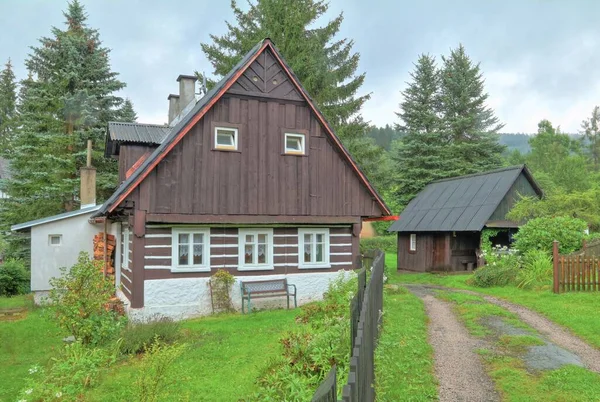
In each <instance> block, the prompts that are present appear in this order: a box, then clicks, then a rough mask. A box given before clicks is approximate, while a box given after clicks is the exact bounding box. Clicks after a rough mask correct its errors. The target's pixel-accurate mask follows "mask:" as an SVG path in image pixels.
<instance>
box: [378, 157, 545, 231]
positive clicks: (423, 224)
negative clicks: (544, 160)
mask: <svg viewBox="0 0 600 402" xmlns="http://www.w3.org/2000/svg"><path fill="white" fill-rule="evenodd" d="M521 173H524V174H525V176H526V177H527V179H528V180H529V181H530V182H531V185H532V186H533V188H534V189H535V190H536V192H537V193H538V194H539V195H540V196H541V195H542V191H541V189H540V188H539V187H538V185H537V184H536V183H535V181H534V180H533V176H531V173H530V172H529V170H528V169H527V167H526V166H525V165H520V166H513V167H509V168H503V169H497V170H492V171H490V172H484V173H478V174H472V175H467V176H459V177H453V178H449V179H444V180H438V181H435V182H433V183H431V184H429V185H427V186H426V187H425V188H424V189H423V190H422V191H421V192H420V193H419V194H417V196H416V197H415V198H413V199H412V200H411V202H410V203H409V204H408V205H407V207H406V208H405V209H404V211H402V213H401V214H400V218H399V219H398V220H397V221H396V222H394V224H393V225H392V226H391V227H390V228H389V231H390V232H446V231H457V232H458V231H480V230H482V229H483V227H484V226H485V224H486V222H487V221H488V220H489V218H490V217H491V216H492V214H493V213H494V211H495V210H496V208H497V207H498V205H499V204H500V202H501V201H502V199H503V198H504V196H505V195H506V193H507V192H508V190H510V188H511V187H512V185H513V183H514V182H515V180H516V179H517V177H519V175H520V174H521Z"/></svg>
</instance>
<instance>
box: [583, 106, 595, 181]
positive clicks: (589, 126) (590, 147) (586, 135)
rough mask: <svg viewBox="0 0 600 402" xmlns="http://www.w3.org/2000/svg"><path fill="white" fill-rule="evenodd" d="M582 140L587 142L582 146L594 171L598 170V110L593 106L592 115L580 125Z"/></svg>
mask: <svg viewBox="0 0 600 402" xmlns="http://www.w3.org/2000/svg"><path fill="white" fill-rule="evenodd" d="M581 128H582V132H581V133H582V134H583V139H585V140H587V143H586V144H584V146H585V148H586V149H587V151H588V154H589V156H590V158H591V159H592V162H593V163H594V170H596V171H598V170H600V108H599V107H598V106H595V107H594V109H593V110H592V115H591V116H590V117H589V118H588V119H586V120H584V121H583V122H582V123H581Z"/></svg>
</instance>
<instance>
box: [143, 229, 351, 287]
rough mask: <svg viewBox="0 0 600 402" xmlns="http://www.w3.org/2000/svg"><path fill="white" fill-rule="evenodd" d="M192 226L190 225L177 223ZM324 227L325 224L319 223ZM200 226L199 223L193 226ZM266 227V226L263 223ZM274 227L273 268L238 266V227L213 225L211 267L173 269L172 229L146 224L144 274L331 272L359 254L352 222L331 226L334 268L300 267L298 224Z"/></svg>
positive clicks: (152, 276)
mask: <svg viewBox="0 0 600 402" xmlns="http://www.w3.org/2000/svg"><path fill="white" fill-rule="evenodd" d="M178 227H183V228H190V227H189V226H178ZM319 227H322V226H319ZM193 228H198V226H193ZM260 229H263V227H260ZM272 229H273V264H272V265H273V268H274V269H272V270H256V271H240V270H238V269H237V268H238V262H239V261H238V252H239V250H238V233H239V232H238V231H239V229H238V228H231V227H211V228H210V271H209V272H172V271H171V268H172V251H173V250H172V231H173V228H172V227H169V226H164V225H152V224H149V225H147V226H146V235H145V257H144V278H145V279H146V280H151V279H169V278H203V277H209V276H211V275H213V274H214V273H215V272H216V271H217V270H218V269H225V270H227V271H229V272H230V273H231V274H232V275H234V276H252V275H282V274H297V273H307V272H331V271H338V270H340V269H345V270H349V269H353V268H354V266H353V262H354V260H353V255H358V247H359V244H358V237H356V236H354V235H353V234H352V227H351V226H335V227H329V228H328V229H329V246H330V247H329V252H330V254H329V255H330V257H329V259H330V263H331V268H315V269H305V268H299V267H298V258H299V250H298V228H295V227H275V228H272Z"/></svg>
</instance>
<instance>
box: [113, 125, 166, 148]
mask: <svg viewBox="0 0 600 402" xmlns="http://www.w3.org/2000/svg"><path fill="white" fill-rule="evenodd" d="M169 130H170V127H169V126H160V125H158V124H140V123H123V122H117V121H111V122H109V123H108V135H109V137H110V140H111V141H120V142H141V143H147V144H160V143H161V142H162V141H163V140H164V139H165V137H166V136H167V135H168V134H169Z"/></svg>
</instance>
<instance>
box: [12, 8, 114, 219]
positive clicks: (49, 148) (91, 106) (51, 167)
mask: <svg viewBox="0 0 600 402" xmlns="http://www.w3.org/2000/svg"><path fill="white" fill-rule="evenodd" d="M63 14H64V16H65V18H66V29H64V30H61V29H59V28H52V36H51V37H44V38H41V39H40V45H39V46H37V47H32V48H31V50H32V52H31V54H30V55H29V58H28V59H27V60H26V66H27V68H28V69H29V72H30V76H29V77H28V79H26V80H24V81H23V82H22V90H21V93H20V99H19V107H18V109H19V122H18V123H19V128H18V130H16V132H15V138H14V141H13V151H12V152H11V154H10V162H11V172H12V178H11V179H10V180H9V181H8V182H7V183H6V189H7V191H8V193H9V195H10V197H11V198H10V199H9V204H10V205H9V207H8V208H5V209H4V211H3V215H5V220H6V221H8V222H10V223H16V222H22V221H26V220H29V219H35V218H40V217H43V216H47V215H49V214H55V213H59V212H63V211H68V210H71V209H73V208H76V207H77V195H78V192H79V174H78V172H79V168H80V167H81V166H83V165H84V164H85V159H86V157H85V154H86V152H85V149H86V142H87V140H88V139H91V140H92V141H93V144H94V147H93V148H94V149H93V155H92V159H93V164H94V166H96V168H97V169H98V175H97V189H98V199H99V200H102V199H103V198H105V197H107V196H108V195H109V194H110V193H111V192H112V191H113V190H114V187H115V185H116V184H117V179H116V173H117V166H116V163H115V162H114V161H111V160H108V159H105V158H104V157H103V147H104V136H105V132H106V124H107V122H108V121H109V120H112V119H114V118H115V117H116V116H118V111H119V110H118V109H119V107H120V106H121V104H122V103H123V100H122V99H121V98H120V97H118V96H116V95H114V93H115V92H116V91H118V90H120V89H122V88H123V87H124V86H125V84H123V83H122V82H121V81H119V80H118V79H117V75H118V74H117V73H115V72H113V71H111V68H110V64H109V58H108V55H109V52H110V50H109V49H107V48H105V47H103V46H102V43H101V41H100V38H99V33H98V31H97V30H95V29H92V28H90V27H88V26H87V24H86V20H87V15H86V14H85V11H84V9H83V7H82V5H81V4H80V3H79V1H78V0H73V1H71V2H69V3H68V9H67V11H66V12H65V13H63Z"/></svg>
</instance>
